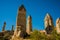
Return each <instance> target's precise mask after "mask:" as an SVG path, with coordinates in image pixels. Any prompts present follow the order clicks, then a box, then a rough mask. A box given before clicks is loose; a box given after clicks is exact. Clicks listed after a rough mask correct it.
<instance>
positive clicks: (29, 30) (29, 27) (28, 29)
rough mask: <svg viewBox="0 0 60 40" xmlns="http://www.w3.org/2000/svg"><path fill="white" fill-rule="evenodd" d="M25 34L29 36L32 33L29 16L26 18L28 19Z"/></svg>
mask: <svg viewBox="0 0 60 40" xmlns="http://www.w3.org/2000/svg"><path fill="white" fill-rule="evenodd" d="M26 32H27V33H28V34H30V33H31V32H32V17H31V16H28V19H27V28H26Z"/></svg>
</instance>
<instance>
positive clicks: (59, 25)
mask: <svg viewBox="0 0 60 40" xmlns="http://www.w3.org/2000/svg"><path fill="white" fill-rule="evenodd" d="M56 31H57V33H58V34H59V33H60V18H58V19H57V20H56Z"/></svg>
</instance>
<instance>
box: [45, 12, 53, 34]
mask: <svg viewBox="0 0 60 40" xmlns="http://www.w3.org/2000/svg"><path fill="white" fill-rule="evenodd" d="M44 22H45V23H44V24H45V30H46V32H47V33H51V32H52V30H53V27H54V26H53V20H52V17H51V16H50V15H49V14H48V13H47V15H46V16H45V19H44Z"/></svg>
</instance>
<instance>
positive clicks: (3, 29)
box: [2, 22, 6, 31]
mask: <svg viewBox="0 0 60 40" xmlns="http://www.w3.org/2000/svg"><path fill="white" fill-rule="evenodd" d="M5 27H6V22H4V25H3V28H2V31H5Z"/></svg>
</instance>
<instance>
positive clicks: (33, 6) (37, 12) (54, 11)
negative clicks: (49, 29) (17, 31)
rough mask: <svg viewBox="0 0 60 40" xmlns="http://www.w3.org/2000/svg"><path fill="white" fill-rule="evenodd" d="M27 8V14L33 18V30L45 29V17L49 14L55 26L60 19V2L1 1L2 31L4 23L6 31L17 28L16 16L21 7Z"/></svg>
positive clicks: (32, 0)
mask: <svg viewBox="0 0 60 40" xmlns="http://www.w3.org/2000/svg"><path fill="white" fill-rule="evenodd" d="M22 4H23V5H24V6H25V8H26V14H27V16H28V15H31V16H32V28H33V29H37V30H43V29H44V17H45V15H46V13H49V14H50V15H51V16H52V18H53V22H54V25H55V22H56V19H57V18H58V17H60V0H0V31H1V30H2V27H3V24H4V21H6V30H11V27H12V25H14V27H16V16H17V13H18V8H19V7H20V6H21V5H22Z"/></svg>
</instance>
